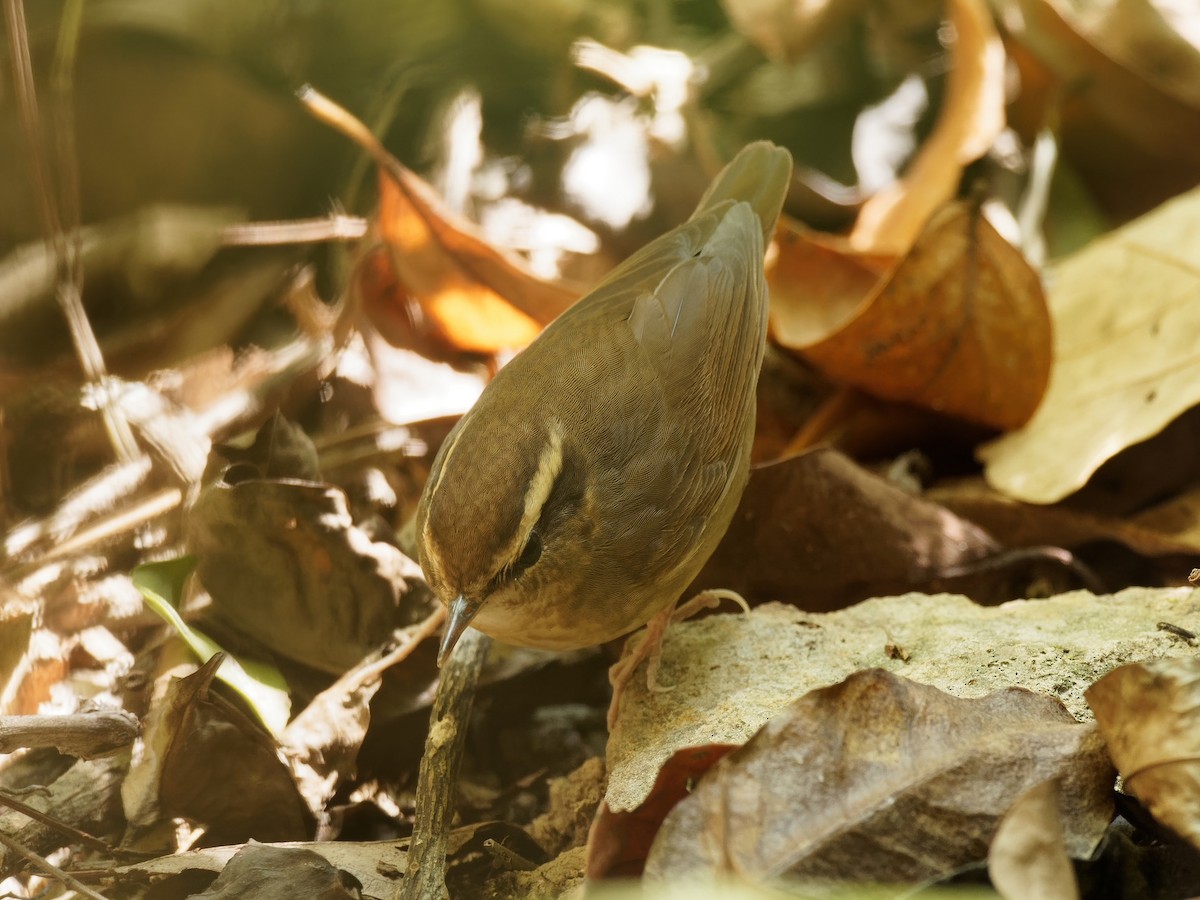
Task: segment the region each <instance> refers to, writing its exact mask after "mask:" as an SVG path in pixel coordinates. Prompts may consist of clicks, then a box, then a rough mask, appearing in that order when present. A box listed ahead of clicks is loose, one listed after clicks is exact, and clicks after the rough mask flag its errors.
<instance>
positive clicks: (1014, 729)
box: [646, 669, 1113, 882]
mask: <svg viewBox="0 0 1200 900" xmlns="http://www.w3.org/2000/svg"><path fill="white" fill-rule="evenodd" d="M1055 777H1056V778H1059V779H1061V783H1062V785H1063V791H1062V797H1063V807H1062V809H1061V813H1062V816H1063V821H1064V823H1065V826H1066V834H1067V837H1066V843H1067V847H1068V849H1069V850H1070V851H1071V852H1072V853H1073V854H1075V855H1080V856H1087V855H1088V854H1090V853H1091V851H1092V850H1093V849H1094V847H1095V846H1096V844H1097V843H1098V842H1099V840H1100V837H1101V836H1102V835H1103V833H1104V829H1105V827H1106V826H1107V825H1108V821H1109V817H1110V814H1111V796H1110V795H1111V789H1112V779H1113V773H1112V769H1111V767H1110V765H1109V763H1108V759H1107V756H1106V755H1105V752H1104V745H1103V741H1102V740H1101V738H1100V735H1099V734H1098V732H1097V731H1096V728H1095V726H1094V725H1081V724H1079V723H1078V722H1076V721H1075V720H1074V718H1072V716H1071V714H1070V713H1068V712H1067V711H1066V709H1065V708H1064V707H1063V705H1062V704H1061V703H1060V702H1059V701H1058V700H1056V699H1054V698H1052V697H1048V696H1044V695H1040V694H1035V693H1032V692H1030V691H1026V690H1022V689H1018V688H1011V689H1008V690H1002V691H997V692H996V693H993V694H989V695H987V696H986V697H981V698H979V699H976V700H963V699H959V698H956V697H951V696H950V695H948V694H944V693H942V692H941V691H939V690H937V689H936V688H932V687H928V686H925V685H920V684H916V683H915V682H911V681H908V680H907V679H905V678H900V677H898V676H895V675H891V674H888V673H886V672H884V671H882V670H879V669H870V670H866V671H862V672H858V673H856V674H854V675H851V676H850V677H849V678H847V679H846V680H845V681H843V682H841V683H840V684H836V685H833V686H831V687H827V688H822V689H820V690H816V691H812V692H810V693H808V694H805V695H804V696H803V697H801V698H800V699H799V700H797V701H795V702H794V703H793V704H792V705H791V707H789V708H788V709H787V710H786V711H785V712H783V713H781V714H780V715H778V716H776V717H775V718H774V719H772V720H771V721H770V722H768V723H767V724H766V725H765V726H764V727H763V728H762V729H761V730H760V731H759V732H758V734H756V735H755V736H754V737H753V738H752V739H751V740H750V742H749V743H747V744H746V746H745V747H743V748H741V749H740V750H737V751H735V752H734V753H732V754H730V755H729V756H727V757H726V758H725V759H723V760H721V762H719V763H718V764H717V765H716V766H714V767H713V769H711V770H710V771H709V773H708V774H707V775H705V776H704V778H703V779H702V780H701V781H700V784H699V785H698V786H697V787H696V789H695V791H693V792H692V794H691V796H689V797H688V798H687V799H685V800H683V801H682V802H681V803H680V804H679V805H678V806H676V807H675V809H674V810H672V811H671V813H670V814H669V815H668V816H667V819H666V821H665V822H664V823H663V826H662V829H661V830H660V831H659V834H658V837H657V838H656V839H655V842H654V846H653V847H652V849H651V851H650V857H649V859H647V861H646V876H647V878H659V879H663V878H677V877H680V876H683V875H685V874H711V873H715V872H719V871H726V870H730V869H732V870H733V871H735V872H738V873H741V874H743V875H746V876H750V877H753V878H771V877H777V876H780V875H785V874H786V875H790V876H794V877H801V878H819V879H832V880H838V881H875V882H897V881H902V882H911V881H921V880H925V879H929V878H936V877H938V876H941V875H945V874H947V873H949V872H951V871H953V870H955V869H958V868H960V867H961V866H964V865H967V864H968V863H972V862H975V861H978V860H981V859H983V858H984V857H985V856H986V853H987V846H988V842H989V841H990V840H991V837H992V835H993V834H994V833H995V830H996V828H997V825H998V824H999V821H1000V818H1001V816H1002V815H1003V814H1004V812H1005V811H1006V810H1007V809H1008V807H1009V806H1010V805H1011V803H1012V798H1013V797H1014V796H1016V795H1018V794H1020V793H1021V792H1023V791H1025V790H1027V789H1028V788H1030V787H1032V786H1033V785H1035V784H1038V783H1040V782H1042V781H1045V780H1046V779H1048V778H1055Z"/></svg>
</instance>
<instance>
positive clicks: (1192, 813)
mask: <svg viewBox="0 0 1200 900" xmlns="http://www.w3.org/2000/svg"><path fill="white" fill-rule="evenodd" d="M1087 701H1088V704H1089V705H1090V706H1091V707H1092V711H1093V712H1094V713H1095V714H1096V721H1097V723H1098V724H1099V725H1100V730H1101V733H1102V734H1103V735H1104V739H1105V741H1107V743H1108V750H1109V753H1111V754H1112V759H1113V762H1114V763H1115V764H1116V766H1117V771H1118V772H1120V773H1121V775H1122V776H1123V777H1124V779H1125V790H1127V791H1129V792H1130V793H1131V794H1133V795H1134V796H1135V797H1137V798H1138V799H1139V800H1141V801H1142V803H1144V804H1145V805H1146V808H1147V809H1149V810H1150V813H1151V814H1152V815H1153V816H1154V818H1155V819H1157V820H1158V821H1159V822H1161V823H1162V824H1163V825H1166V826H1167V827H1168V828H1170V829H1171V830H1172V831H1174V832H1175V833H1176V834H1178V835H1179V836H1180V837H1182V838H1184V839H1185V840H1187V841H1188V842H1189V843H1190V844H1191V845H1192V846H1193V847H1194V848H1200V660H1198V659H1197V658H1196V657H1195V656H1194V655H1192V656H1187V657H1183V658H1180V659H1169V660H1153V661H1149V662H1144V663H1134V664H1131V665H1127V666H1122V667H1121V668H1119V669H1114V670H1113V671H1112V672H1109V673H1108V674H1107V675H1105V676H1104V677H1103V678H1101V679H1100V680H1099V681H1097V682H1096V683H1095V684H1094V685H1092V686H1091V687H1090V688H1088V691H1087Z"/></svg>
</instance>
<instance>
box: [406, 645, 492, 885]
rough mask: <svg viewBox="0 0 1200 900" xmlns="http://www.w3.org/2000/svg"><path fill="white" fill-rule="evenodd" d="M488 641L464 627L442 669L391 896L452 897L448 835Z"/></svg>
mask: <svg viewBox="0 0 1200 900" xmlns="http://www.w3.org/2000/svg"><path fill="white" fill-rule="evenodd" d="M490 644H491V638H489V637H487V635H485V634H482V633H480V632H478V631H476V630H475V629H474V628H468V629H467V630H466V632H465V633H464V634H463V636H462V637H461V638H459V641H458V645H457V646H456V647H455V648H454V653H453V654H451V656H450V659H449V661H448V662H447V664H446V666H445V668H443V669H442V680H441V683H440V684H439V685H438V691H437V696H436V697H435V698H434V700H433V713H432V714H431V715H430V718H429V737H428V738H427V739H426V740H425V755H424V756H423V757H422V758H421V771H420V774H419V775H418V776H417V809H416V824H415V825H414V826H413V834H412V840H411V842H410V844H409V851H408V870H407V871H406V872H405V874H404V882H403V883H402V884H401V885H399V888H398V890H397V891H396V893H395V894H394V895H393V896H394V897H395V900H445V898H448V897H449V896H450V895H449V893H448V892H447V890H446V838H447V835H448V833H449V830H450V827H449V826H450V820H451V817H452V816H453V813H454V795H455V786H456V784H457V783H458V768H459V764H460V763H461V762H462V751H463V744H464V742H465V741H466V737H467V722H468V719H469V718H470V715H471V703H472V701H473V700H474V699H475V686H476V684H477V683H478V682H479V673H480V670H482V668H483V660H484V657H485V656H487V649H488V646H489V645H490Z"/></svg>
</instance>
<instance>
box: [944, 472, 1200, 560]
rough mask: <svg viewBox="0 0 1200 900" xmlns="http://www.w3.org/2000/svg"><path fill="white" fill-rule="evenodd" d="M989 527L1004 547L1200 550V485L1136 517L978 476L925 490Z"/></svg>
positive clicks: (1146, 552)
mask: <svg viewBox="0 0 1200 900" xmlns="http://www.w3.org/2000/svg"><path fill="white" fill-rule="evenodd" d="M924 497H925V499H926V500H929V501H930V502H932V503H937V504H939V505H941V506H943V507H945V508H946V509H948V510H950V511H951V512H953V513H954V514H955V515H959V516H962V517H963V518H964V519H967V520H969V521H971V522H974V523H975V524H976V525H978V526H980V527H981V528H984V529H986V530H987V532H988V534H990V535H992V536H993V537H994V538H995V539H996V540H997V541H999V542H1000V543H1001V544H1003V545H1004V546H1005V547H1036V546H1043V545H1048V544H1053V545H1055V546H1058V547H1066V548H1075V547H1079V546H1081V545H1083V544H1089V543H1093V542H1096V541H1115V542H1117V543H1120V544H1124V545H1125V546H1126V547H1128V548H1129V549H1130V550H1132V551H1133V552H1134V553H1138V554H1141V555H1142V556H1151V557H1154V556H1171V555H1177V554H1178V555H1182V554H1200V524H1197V523H1200V491H1189V492H1187V493H1184V494H1182V495H1180V496H1179V497H1177V498H1175V499H1174V500H1171V501H1167V502H1166V503H1164V504H1162V505H1161V506H1157V507H1152V508H1151V509H1148V510H1146V511H1145V512H1144V513H1141V514H1139V515H1137V516H1134V517H1133V518H1132V519H1129V518H1116V517H1113V516H1106V515H1100V514H1097V513H1090V512H1087V511H1085V510H1079V509H1074V508H1072V507H1070V506H1065V505H1063V504H1054V505H1049V506H1047V505H1042V504H1033V503H1022V502H1021V501H1019V500H1014V499H1013V498H1012V497H1008V496H1006V495H1004V494H1001V493H1000V492H999V491H996V490H994V489H992V488H990V487H989V486H988V485H987V483H986V482H985V481H984V480H983V479H982V478H979V477H977V476H973V477H970V478H963V479H954V480H944V481H942V482H941V483H939V484H938V485H936V486H935V487H933V488H931V489H930V490H929V491H927V492H926V493H925V494H924Z"/></svg>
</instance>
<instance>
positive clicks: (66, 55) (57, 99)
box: [4, 0, 141, 463]
mask: <svg viewBox="0 0 1200 900" xmlns="http://www.w3.org/2000/svg"><path fill="white" fill-rule="evenodd" d="M81 13H82V3H81V2H79V0H73V2H70V3H68V4H67V5H66V7H65V12H64V18H63V27H62V30H61V32H60V34H59V46H58V50H57V53H56V55H55V60H54V70H53V73H52V78H51V92H52V100H53V112H54V114H55V115H54V116H53V118H54V123H55V125H56V126H57V131H58V135H57V136H58V144H57V150H58V156H59V158H58V163H59V165H58V169H59V174H60V176H61V179H60V180H61V182H62V187H63V190H62V192H61V193H62V196H61V197H57V198H56V196H55V191H54V181H53V178H52V176H51V173H50V169H49V166H48V165H47V162H46V153H45V146H44V142H43V140H42V131H41V116H40V114H39V112H38V102H37V90H36V88H35V87H34V79H33V62H32V60H31V58H30V55H29V34H28V30H27V29H26V26H25V7H24V5H23V4H22V2H21V0H5V2H4V21H5V25H6V26H7V28H8V51H9V58H10V59H11V61H12V71H13V84H14V87H15V93H16V98H17V109H18V111H19V113H20V121H21V131H22V133H23V134H24V138H25V146H26V151H27V152H28V154H29V166H30V169H31V170H32V171H31V175H32V180H33V184H34V186H35V189H36V190H35V192H36V194H37V197H38V200H39V204H38V206H39V212H40V213H41V219H42V227H43V229H44V230H45V232H46V240H47V241H48V242H49V243H50V244H51V245H52V246H53V247H54V256H55V259H56V261H57V270H58V277H57V291H56V293H57V295H58V302H59V305H60V306H61V307H62V311H63V316H64V317H65V318H66V320H67V325H68V326H69V328H70V331H71V339H72V342H73V343H74V346H75V354H76V356H77V357H78V359H79V365H80V367H81V368H82V369H83V373H84V376H85V377H86V378H87V380H88V381H89V382H91V383H92V384H94V385H96V388H97V390H98V391H99V392H100V394H101V397H102V399H103V403H102V404H101V406H100V408H101V412H102V414H103V417H104V425H105V428H106V429H107V431H108V437H109V440H110V441H111V442H112V447H113V452H114V454H115V455H116V458H117V460H118V461H120V462H122V463H128V462H131V461H133V460H136V459H138V458H139V457H140V456H141V450H139V449H138V445H137V441H136V440H135V439H134V436H133V429H132V428H131V427H130V425H129V422H128V421H127V420H126V418H125V414H124V413H123V412H122V411H121V410H120V409H119V408H118V406H117V404H116V402H115V401H114V399H113V397H112V395H111V391H110V390H109V383H108V374H107V372H106V371H105V368H104V356H103V354H102V353H101V352H100V344H99V342H98V341H97V340H96V335H95V333H94V332H93V331H92V326H91V323H90V322H89V321H88V318H87V313H86V311H85V310H84V308H83V299H82V291H83V265H82V257H81V254H80V244H81V240H82V239H81V234H80V221H79V178H78V172H77V171H76V161H75V128H74V122H73V119H72V117H71V115H70V109H71V93H72V92H71V85H72V82H73V77H74V63H75V53H76V48H77V47H78V40H79V22H80V15H81ZM56 199H57V200H59V201H60V202H59V203H56V202H55V201H56ZM60 204H61V209H60ZM64 219H65V220H66V221H64Z"/></svg>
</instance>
